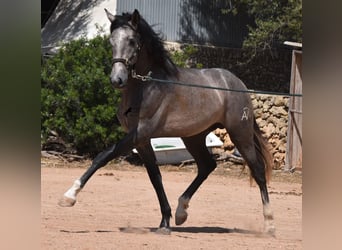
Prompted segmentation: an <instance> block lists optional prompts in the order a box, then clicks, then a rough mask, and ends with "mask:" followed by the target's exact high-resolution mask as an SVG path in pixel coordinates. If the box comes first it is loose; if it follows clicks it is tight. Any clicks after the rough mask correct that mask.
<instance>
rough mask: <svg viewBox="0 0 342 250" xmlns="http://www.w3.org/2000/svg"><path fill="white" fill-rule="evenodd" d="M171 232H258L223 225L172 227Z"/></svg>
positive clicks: (256, 232)
mask: <svg viewBox="0 0 342 250" xmlns="http://www.w3.org/2000/svg"><path fill="white" fill-rule="evenodd" d="M171 230H172V231H173V232H179V233H216V234H228V233H240V234H260V232H258V231H252V230H246V229H239V228H224V227H172V229H171Z"/></svg>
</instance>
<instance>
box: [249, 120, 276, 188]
mask: <svg viewBox="0 0 342 250" xmlns="http://www.w3.org/2000/svg"><path fill="white" fill-rule="evenodd" d="M254 145H255V149H256V154H257V158H258V161H259V162H263V163H264V165H265V174H266V181H267V182H269V181H270V179H271V174H272V169H273V164H274V161H273V155H272V154H271V147H270V144H269V143H268V141H267V140H266V139H265V138H264V137H263V136H262V134H261V131H260V128H259V126H258V124H257V123H256V120H255V119H254Z"/></svg>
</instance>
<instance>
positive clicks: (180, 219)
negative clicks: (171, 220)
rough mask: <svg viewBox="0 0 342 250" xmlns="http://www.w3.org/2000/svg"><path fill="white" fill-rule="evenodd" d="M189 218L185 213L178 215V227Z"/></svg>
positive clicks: (176, 218) (176, 220) (176, 219)
mask: <svg viewBox="0 0 342 250" xmlns="http://www.w3.org/2000/svg"><path fill="white" fill-rule="evenodd" d="M187 218H188V214H187V213H186V212H184V213H178V214H177V213H176V216H175V223H176V225H177V226H179V225H182V224H183V223H184V222H185V221H186V219H187Z"/></svg>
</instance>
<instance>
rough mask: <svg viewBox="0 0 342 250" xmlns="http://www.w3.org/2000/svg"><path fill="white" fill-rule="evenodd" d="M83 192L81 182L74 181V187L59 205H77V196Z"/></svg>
mask: <svg viewBox="0 0 342 250" xmlns="http://www.w3.org/2000/svg"><path fill="white" fill-rule="evenodd" d="M80 191H81V182H80V180H76V181H74V184H73V185H72V187H71V188H70V189H69V190H68V191H66V192H65V193H64V195H63V198H62V199H60V200H59V202H58V205H60V206H61V207H72V206H73V205H75V203H76V196H77V194H78V193H79V192H80Z"/></svg>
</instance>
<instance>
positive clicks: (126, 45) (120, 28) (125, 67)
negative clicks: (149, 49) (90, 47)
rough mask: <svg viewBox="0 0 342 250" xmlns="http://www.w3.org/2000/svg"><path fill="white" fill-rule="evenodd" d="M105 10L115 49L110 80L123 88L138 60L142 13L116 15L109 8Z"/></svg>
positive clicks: (117, 86)
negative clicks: (139, 28)
mask: <svg viewBox="0 0 342 250" xmlns="http://www.w3.org/2000/svg"><path fill="white" fill-rule="evenodd" d="M105 11H106V14H107V17H108V19H109V21H110V22H111V29H110V30H111V34H110V38H109V41H110V43H111V45H112V50H113V65H112V72H111V74H110V80H111V82H112V84H113V86H114V87H115V88H123V87H125V85H126V83H127V80H128V76H129V74H130V71H131V69H132V68H133V67H134V65H135V64H136V62H137V60H138V54H139V50H140V38H139V34H138V32H137V29H138V24H139V21H140V14H139V12H138V11H137V10H134V12H133V14H124V15H122V16H114V15H112V14H111V13H110V12H109V11H108V10H106V9H105Z"/></svg>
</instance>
